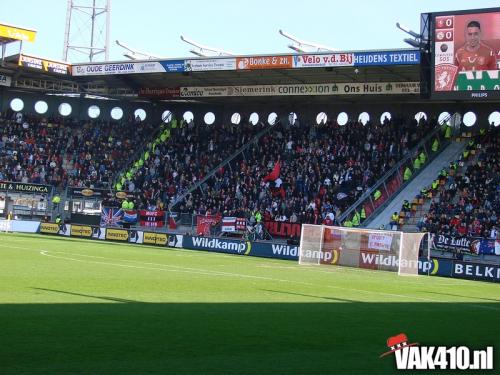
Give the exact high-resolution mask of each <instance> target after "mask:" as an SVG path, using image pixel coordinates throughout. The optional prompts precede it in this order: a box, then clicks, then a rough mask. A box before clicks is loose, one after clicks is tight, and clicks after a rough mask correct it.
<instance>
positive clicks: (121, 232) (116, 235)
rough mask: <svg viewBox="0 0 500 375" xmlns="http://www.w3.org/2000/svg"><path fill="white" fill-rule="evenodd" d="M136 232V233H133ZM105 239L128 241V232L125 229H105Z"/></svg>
mask: <svg viewBox="0 0 500 375" xmlns="http://www.w3.org/2000/svg"><path fill="white" fill-rule="evenodd" d="M134 232H136V231H134ZM106 239H107V240H114V241H128V240H129V231H128V230H126V229H110V228H107V229H106Z"/></svg>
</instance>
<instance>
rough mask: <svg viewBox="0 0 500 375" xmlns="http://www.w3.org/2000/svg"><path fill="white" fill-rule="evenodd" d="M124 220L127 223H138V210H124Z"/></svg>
mask: <svg viewBox="0 0 500 375" xmlns="http://www.w3.org/2000/svg"><path fill="white" fill-rule="evenodd" d="M122 221H123V222H124V223H127V224H134V223H137V211H132V210H126V211H123V218H122Z"/></svg>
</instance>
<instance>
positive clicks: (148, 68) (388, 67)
mask: <svg viewBox="0 0 500 375" xmlns="http://www.w3.org/2000/svg"><path fill="white" fill-rule="evenodd" d="M408 56H409V57H408ZM405 59H406V60H405ZM344 60H345V61H344ZM419 62H420V53H419V51H418V50H416V49H402V50H390V51H389V50H377V51H349V52H329V53H314V54H281V55H279V54H277V55H261V56H236V57H227V56H225V57H213V58H205V57H203V58H182V59H163V60H142V61H137V60H134V61H129V60H127V61H115V62H106V63H103V62H99V63H86V64H73V65H72V66H71V67H70V66H69V65H65V64H64V63H61V62H55V61H50V60H46V59H42V58H37V57H33V56H25V55H13V56H9V57H7V58H6V64H5V65H4V66H3V67H1V68H0V73H1V74H9V75H13V76H14V77H15V78H16V80H17V82H22V81H23V80H24V81H29V80H45V81H50V82H55V83H56V84H55V85H49V86H46V85H43V84H42V85H40V87H36V86H33V87H32V90H33V91H42V92H54V91H59V92H62V91H65V90H66V91H67V90H70V91H71V92H73V93H78V92H79V93H89V94H97V95H103V96H108V97H114V98H123V99H125V98H126V99H133V98H137V97H138V96H137V95H138V94H139V93H143V94H144V92H145V91H147V89H157V88H170V89H175V90H179V88H214V87H225V88H230V87H235V86H244V87H250V88H252V87H262V86H269V85H295V86H299V88H303V86H307V88H306V89H305V90H306V92H307V89H310V87H309V85H319V84H325V83H331V84H337V83H344V84H354V85H356V84H357V85H358V86H359V85H363V84H366V83H368V84H370V83H381V84H382V83H386V84H387V83H398V82H399V83H408V82H414V83H416V82H419V81H420V65H419ZM252 64H253V65H252ZM70 72H71V73H72V74H70ZM16 87H17V88H21V87H23V88H25V89H29V87H30V85H29V84H27V85H19V84H16ZM54 87H55V88H54ZM58 87H59V89H58ZM69 87H71V88H69ZM342 88H344V89H345V90H347V91H348V89H349V87H347V86H342ZM338 94H339V95H337V94H335V95H318V96H311V95H308V94H304V95H293V96H290V95H288V96H285V95H283V96H282V95H273V96H264V95H231V96H224V95H215V96H210V95H208V94H207V95H206V96H203V97H193V96H188V97H183V96H182V95H180V94H179V95H177V93H175V94H174V95H171V94H169V95H166V96H165V95H151V92H149V94H148V93H146V94H145V95H142V96H144V98H146V99H147V100H176V99H177V100H178V99H182V100H186V101H197V102H200V101H203V102H210V103H214V102H216V103H217V102H220V103H228V102H229V103H238V102H245V103H248V102H254V103H258V102H266V103H269V102H270V101H271V102H277V103H279V102H294V101H299V100H300V102H301V103H304V100H306V101H308V100H313V101H314V102H318V101H329V100H332V99H335V100H336V101H339V100H340V101H352V100H357V101H359V100H370V101H374V100H375V101H386V100H394V95H370V94H371V93H370V92H368V93H366V94H364V95H360V93H359V92H342V93H340V92H339V93H338ZM340 94H341V95H340ZM401 98H404V100H415V99H418V98H419V97H418V94H413V95H398V100H400V99H401Z"/></svg>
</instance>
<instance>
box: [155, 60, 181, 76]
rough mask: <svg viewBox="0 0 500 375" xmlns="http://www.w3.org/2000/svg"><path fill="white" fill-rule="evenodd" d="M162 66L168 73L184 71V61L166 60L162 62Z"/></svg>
mask: <svg viewBox="0 0 500 375" xmlns="http://www.w3.org/2000/svg"><path fill="white" fill-rule="evenodd" d="M160 64H161V66H162V67H163V69H165V72H167V73H180V72H183V71H184V66H185V62H184V60H165V61H160Z"/></svg>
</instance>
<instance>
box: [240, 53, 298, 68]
mask: <svg viewBox="0 0 500 375" xmlns="http://www.w3.org/2000/svg"><path fill="white" fill-rule="evenodd" d="M292 67H293V58H292V56H249V57H237V58H236V68H237V69H238V70H253V69H288V68H292Z"/></svg>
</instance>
